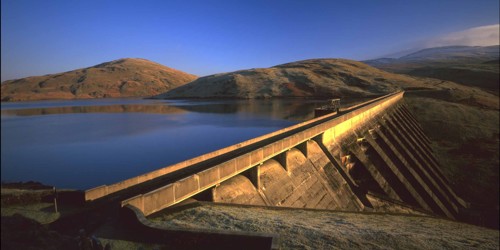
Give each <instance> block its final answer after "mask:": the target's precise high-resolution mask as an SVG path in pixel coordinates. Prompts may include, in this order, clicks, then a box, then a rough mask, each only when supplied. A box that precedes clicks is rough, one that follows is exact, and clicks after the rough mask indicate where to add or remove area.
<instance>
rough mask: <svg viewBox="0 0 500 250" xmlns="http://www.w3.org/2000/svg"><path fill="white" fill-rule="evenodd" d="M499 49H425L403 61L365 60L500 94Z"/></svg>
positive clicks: (385, 59)
mask: <svg viewBox="0 0 500 250" xmlns="http://www.w3.org/2000/svg"><path fill="white" fill-rule="evenodd" d="M499 48H500V46H499V45H495V46H485V47H481V46H448V47H437V48H429V49H423V50H420V51H417V52H414V53H411V54H408V55H405V56H402V57H400V58H378V59H373V60H367V61H364V62H365V63H366V64H368V65H371V66H373V67H376V68H379V69H382V70H385V71H388V72H393V73H400V74H408V75H413V76H423V77H431V78H436V79H441V80H447V81H453V82H457V83H461V84H465V85H469V86H475V87H479V88H482V89H484V90H487V91H490V92H492V93H495V94H497V95H498V92H499V84H498V82H499V60H500V52H499V51H500V49H499Z"/></svg>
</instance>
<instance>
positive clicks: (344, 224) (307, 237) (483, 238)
mask: <svg viewBox="0 0 500 250" xmlns="http://www.w3.org/2000/svg"><path fill="white" fill-rule="evenodd" d="M153 220H154V221H155V222H156V223H159V224H162V225H163V226H170V227H180V228H191V229H204V228H205V229H206V228H210V229H224V230H234V231H247V232H263V233H274V234H279V235H280V240H281V242H280V245H281V248H282V249H471V248H476V249H498V247H499V243H498V240H499V231H496V230H491V229H485V228H481V227H476V226H472V225H468V224H463V223H458V222H453V221H449V220H443V219H438V218H433V217H424V216H407V215H394V214H364V213H346V212H335V211H331V212H327V211H312V210H300V209H293V210H282V209H280V210H274V209H268V208H264V207H255V208H249V207H245V208H242V207H238V206H221V205H216V204H213V205H203V206H201V207H195V208H189V209H186V210H183V211H180V212H177V213H173V214H167V215H162V216H158V217H156V218H154V219H153Z"/></svg>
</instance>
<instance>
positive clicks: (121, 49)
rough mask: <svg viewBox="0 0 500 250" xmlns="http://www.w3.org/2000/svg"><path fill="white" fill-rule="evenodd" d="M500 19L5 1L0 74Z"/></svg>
mask: <svg viewBox="0 0 500 250" xmlns="http://www.w3.org/2000/svg"><path fill="white" fill-rule="evenodd" d="M498 23H499V0H413V1H410V0H340V1H334V0H330V1H313V0H303V1H292V0H289V1H278V0H276V1H275V0H263V1H239V0H229V1H210V0H201V1H190V0H182V1H168V0H159V1H148V0H138V1H127V0H117V1H111V0H98V1H91V0H81V1H78V0H60V1H55V0H42V1H40V0H1V73H2V81H3V80H8V79H14V78H20V77H26V76H33V75H43V74H49V73H58V72H64V71H69V70H73V69H77V68H83V67H89V66H93V65H96V64H99V63H102V62H106V61H111V60H115V59H119V58H126V57H135V58H145V59H149V60H152V61H155V62H158V63H161V64H163V65H165V66H169V67H172V68H176V69H179V70H182V71H186V72H188V73H192V74H196V75H198V76H203V75H208V74H214V73H221V72H228V71H234V70H239V69H247V68H258V67H269V66H273V65H277V64H281V63H286V62H291V61H297V60H302V59H310V58H347V59H354V60H365V59H372V58H376V57H381V56H384V55H389V54H391V53H396V52H399V51H404V50H407V49H413V48H415V47H419V46H420V47H424V46H426V45H427V46H428V45H429V44H433V43H432V41H445V42H444V43H443V42H441V43H434V44H439V45H448V44H447V42H446V41H448V43H449V41H450V40H449V39H448V40H446V39H444V38H446V37H447V36H450V34H452V35H453V34H462V33H464V32H465V33H467V30H469V29H474V28H476V27H480V26H488V27H489V30H490V31H491V29H494V30H498V25H497V24H498ZM491 25H497V26H491ZM476 30H477V29H476ZM460 32H462V33H460ZM492 36H493V39H494V40H496V41H497V44H498V31H497V32H496V34H493V35H491V34H490V38H491V37H492ZM495 36H496V37H495ZM474 37H476V35H474ZM459 40H460V39H459ZM453 41H454V42H456V41H457V40H456V39H455V40H453ZM449 45H452V44H449Z"/></svg>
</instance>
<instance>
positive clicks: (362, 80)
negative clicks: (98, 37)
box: [153, 59, 498, 109]
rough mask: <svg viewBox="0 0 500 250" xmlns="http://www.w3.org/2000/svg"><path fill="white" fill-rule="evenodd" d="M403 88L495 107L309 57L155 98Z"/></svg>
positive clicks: (459, 91)
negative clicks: (431, 92)
mask: <svg viewBox="0 0 500 250" xmlns="http://www.w3.org/2000/svg"><path fill="white" fill-rule="evenodd" d="M401 89H405V90H426V91H434V92H433V93H434V94H435V95H439V96H440V98H442V99H446V100H449V101H453V102H466V103H468V104H471V105H475V106H482V107H489V108H493V109H497V108H498V100H497V98H494V97H493V96H492V95H491V94H488V93H486V92H484V91H481V90H479V89H473V88H469V87H467V86H463V85H461V84H457V83H454V82H449V81H442V80H437V79H431V78H421V77H412V76H406V75H401V74H394V73H389V72H385V71H382V70H379V69H377V68H374V67H371V66H368V65H367V64H364V63H361V62H357V61H352V60H346V59H311V60H304V61H297V62H292V63H286V64H281V65H277V66H274V67H270V68H258V69H248V70H239V71H234V72H229V73H221V74H215V75H209V76H205V77H200V78H198V79H196V80H195V81H192V82H190V83H188V84H186V85H183V86H180V87H178V88H175V89H172V90H170V91H167V92H166V93H163V94H160V95H156V96H154V97H153V98H156V99H175V98H244V99H253V98H284V97H285V98H286V97H308V98H331V97H367V96H373V95H380V94H386V93H390V92H394V91H397V90H401ZM436 91H437V92H436Z"/></svg>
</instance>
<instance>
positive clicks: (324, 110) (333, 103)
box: [314, 98, 340, 117]
mask: <svg viewBox="0 0 500 250" xmlns="http://www.w3.org/2000/svg"><path fill="white" fill-rule="evenodd" d="M339 111H340V98H335V99H330V100H329V102H328V104H327V105H324V106H321V107H319V108H316V109H314V117H320V116H323V115H327V114H331V113H334V112H336V113H338V112H339Z"/></svg>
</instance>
